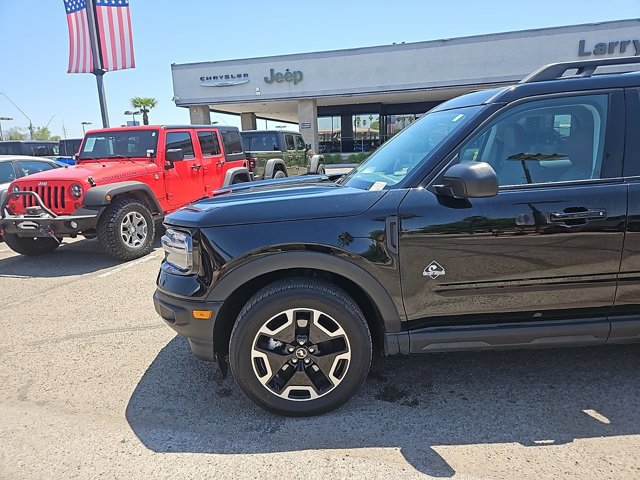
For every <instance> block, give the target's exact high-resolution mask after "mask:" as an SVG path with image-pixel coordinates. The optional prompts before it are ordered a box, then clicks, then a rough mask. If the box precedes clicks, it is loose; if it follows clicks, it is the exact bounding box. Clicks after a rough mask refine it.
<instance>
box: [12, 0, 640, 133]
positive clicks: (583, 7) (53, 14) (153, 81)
mask: <svg viewBox="0 0 640 480" xmlns="http://www.w3.org/2000/svg"><path fill="white" fill-rule="evenodd" d="M130 5H131V7H130V8H131V16H132V23H133V35H134V46H135V50H136V64H137V68H135V69H131V70H124V71H117V72H111V73H107V74H106V75H105V88H106V95H107V105H108V109H109V117H110V121H111V125H120V124H123V123H125V122H126V120H129V119H130V116H129V117H127V116H125V115H124V114H123V112H124V111H125V110H127V109H130V105H129V99H130V98H131V97H134V96H144V97H154V98H156V99H157V100H158V107H157V108H156V109H154V110H152V112H151V114H150V120H151V123H160V124H161V123H189V115H188V111H187V110H186V109H184V108H178V107H176V106H175V105H174V104H173V102H172V101H171V98H172V96H173V86H172V84H171V69H170V65H171V63H185V62H197V61H210V60H226V59H235V58H249V57H260V56H267V55H282V54H288V53H303V52H313V51H322V50H335V49H341V48H353V47H366V46H375V45H385V44H391V43H393V42H417V41H423V40H434V39H440V38H451V37H460V36H467V35H476V34H483V33H496V32H505V31H513V30H524V29H529V28H541V27H551V26H561V25H574V24H581V23H592V22H602V21H608V20H621V19H627V18H638V17H640V0H609V1H607V2H602V1H597V2H596V1H576V0H574V1H558V0H536V1H532V2H523V1H513V0H512V1H502V0H497V1H485V2H478V1H477V0H473V1H471V0H458V1H456V2H453V1H442V2H433V1H427V0H422V1H419V0H415V1H402V0H397V1H395V2H391V1H377V0H369V1H367V2H355V1H352V2H345V1H334V0H323V1H320V2H273V1H272V2H267V1H264V0H263V1H258V0H245V1H236V2H222V1H213V0H182V1H168V0H155V1H151V0H130ZM67 35H68V34H67V24H66V20H65V10H64V5H63V2H62V0H37V1H26V0H0V39H1V41H2V50H1V51H2V53H1V54H0V92H3V93H5V94H6V95H7V96H9V97H10V98H11V99H12V100H13V101H14V102H15V103H16V104H17V105H18V106H19V107H20V108H21V109H22V110H23V111H24V112H25V113H26V114H27V115H28V116H29V117H30V118H31V120H32V122H33V124H34V125H36V126H42V125H46V124H47V122H49V120H50V119H51V117H52V116H53V119H51V123H50V125H49V128H50V129H51V131H52V132H53V133H54V134H58V135H62V128H63V123H64V126H65V127H66V130H67V137H69V138H71V137H78V136H81V135H82V125H81V122H82V121H90V122H92V123H93V127H100V126H101V119H100V109H99V106H98V99H97V93H96V81H95V77H94V76H93V75H90V74H73V75H71V74H67V73H66V68H67V60H68V48H69V47H68V36H67ZM638 36H639V37H640V32H638ZM330 73H332V74H335V72H328V74H330ZM54 115H55V116H54ZM0 116H9V117H13V118H14V120H13V121H5V122H2V128H3V130H4V129H8V128H11V127H12V126H18V127H26V126H27V125H28V123H29V122H28V121H27V120H26V119H25V118H24V117H23V116H22V115H21V114H20V112H19V111H17V110H16V109H15V107H14V106H13V105H11V104H10V103H9V102H8V101H7V100H6V98H5V97H4V96H2V95H0ZM212 120H214V121H216V120H217V121H220V122H221V123H228V124H231V125H239V120H238V119H237V118H236V117H231V116H229V117H228V116H221V115H216V114H212ZM274 125H275V124H274ZM269 126H270V127H271V126H272V125H271V123H270V125H269Z"/></svg>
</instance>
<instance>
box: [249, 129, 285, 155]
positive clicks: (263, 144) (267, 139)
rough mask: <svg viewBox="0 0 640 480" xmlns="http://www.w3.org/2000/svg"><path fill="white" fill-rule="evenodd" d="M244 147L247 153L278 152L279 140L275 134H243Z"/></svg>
mask: <svg viewBox="0 0 640 480" xmlns="http://www.w3.org/2000/svg"><path fill="white" fill-rule="evenodd" d="M241 137H242V145H243V146H244V149H245V150H246V151H247V152H266V151H273V150H278V149H279V148H278V138H277V136H276V134H275V133H242V134H241Z"/></svg>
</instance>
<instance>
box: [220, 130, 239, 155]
mask: <svg viewBox="0 0 640 480" xmlns="http://www.w3.org/2000/svg"><path fill="white" fill-rule="evenodd" d="M222 143H223V144H224V151H225V153H226V154H227V155H231V154H232V153H242V143H241V142H240V133H239V132H237V131H235V130H228V131H226V132H222Z"/></svg>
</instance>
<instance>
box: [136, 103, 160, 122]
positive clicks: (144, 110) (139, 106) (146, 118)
mask: <svg viewBox="0 0 640 480" xmlns="http://www.w3.org/2000/svg"><path fill="white" fill-rule="evenodd" d="M156 105H158V101H157V100H156V99H155V98H151V97H133V98H132V99H131V106H132V107H133V108H137V109H138V110H140V111H141V112H142V123H143V124H144V125H149V115H148V114H149V110H151V109H152V108H155V107H156Z"/></svg>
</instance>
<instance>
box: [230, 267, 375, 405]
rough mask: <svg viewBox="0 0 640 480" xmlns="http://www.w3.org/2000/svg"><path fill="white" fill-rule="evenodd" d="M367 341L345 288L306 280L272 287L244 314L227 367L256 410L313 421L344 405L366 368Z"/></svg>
mask: <svg viewBox="0 0 640 480" xmlns="http://www.w3.org/2000/svg"><path fill="white" fill-rule="evenodd" d="M371 353H372V347H371V335H370V333H369V328H368V326H367V323H366V321H365V319H364V316H363V315H362V312H361V310H360V308H359V307H358V305H357V304H356V303H355V302H354V300H353V299H352V298H351V297H350V296H349V295H347V293H345V292H344V291H343V290H341V289H340V288H338V287H336V286H335V285H332V284H330V283H327V282H324V281H319V280H312V279H305V278H300V279H293V280H285V281H280V282H276V283H273V284H271V285H269V286H267V287H265V288H263V289H262V290H260V291H259V292H258V293H256V294H255V295H254V296H253V297H252V298H251V299H250V300H249V302H248V303H247V304H246V305H245V307H244V308H243V309H242V311H241V312H240V314H239V315H238V319H237V321H236V324H235V326H234V328H233V331H232V333H231V340H230V344H229V363H230V366H231V371H232V373H233V376H234V378H235V380H236V382H237V383H238V386H239V387H240V388H241V389H242V391H243V392H244V393H245V394H246V395H247V396H248V397H249V398H250V399H251V400H253V401H254V402H255V403H257V404H258V405H260V406H261V407H263V408H265V409H267V410H270V411H272V412H275V413H279V414H283V415H291V416H303V415H317V414H320V413H324V412H328V411H330V410H333V409H335V408H337V407H339V406H341V405H342V404H343V403H345V402H346V401H347V400H349V398H351V397H352V396H353V394H354V393H355V392H356V391H357V390H358V388H359V387H360V385H361V384H362V382H364V379H365V378H366V376H367V373H368V371H369V366H370V365H371Z"/></svg>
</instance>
